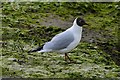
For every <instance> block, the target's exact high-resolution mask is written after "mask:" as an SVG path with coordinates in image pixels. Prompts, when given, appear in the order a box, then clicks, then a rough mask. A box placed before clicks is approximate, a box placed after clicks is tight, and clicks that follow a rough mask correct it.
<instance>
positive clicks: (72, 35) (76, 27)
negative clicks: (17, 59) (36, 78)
mask: <svg viewBox="0 0 120 80" xmlns="http://www.w3.org/2000/svg"><path fill="white" fill-rule="evenodd" d="M83 25H88V23H86V21H85V20H84V19H83V18H81V17H77V18H75V20H74V22H73V25H72V26H71V27H70V28H68V29H67V30H65V31H64V32H61V33H59V34H57V35H55V36H54V37H53V38H52V39H51V40H50V41H48V42H46V43H45V44H44V45H42V46H41V47H38V48H37V49H34V50H30V51H28V53H32V52H38V53H42V52H57V53H62V54H64V55H65V61H67V59H68V60H69V61H70V62H72V61H73V60H71V59H70V57H69V56H68V52H70V51H71V50H72V49H74V48H75V47H76V46H77V45H78V44H79V42H80V40H81V37H82V26H83Z"/></svg>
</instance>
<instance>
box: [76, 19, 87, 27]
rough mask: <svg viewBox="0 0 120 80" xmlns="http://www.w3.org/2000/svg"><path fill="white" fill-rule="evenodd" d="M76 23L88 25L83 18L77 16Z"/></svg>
mask: <svg viewBox="0 0 120 80" xmlns="http://www.w3.org/2000/svg"><path fill="white" fill-rule="evenodd" d="M76 23H77V25H78V26H83V25H88V24H87V23H86V22H85V20H84V19H82V18H80V17H78V18H77V20H76Z"/></svg>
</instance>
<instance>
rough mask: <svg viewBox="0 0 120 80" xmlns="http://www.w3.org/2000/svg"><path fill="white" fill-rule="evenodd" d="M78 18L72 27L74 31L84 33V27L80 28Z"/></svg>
mask: <svg viewBox="0 0 120 80" xmlns="http://www.w3.org/2000/svg"><path fill="white" fill-rule="evenodd" d="M76 20H77V18H76V19H75V20H74V22H73V26H72V27H71V28H72V30H73V31H75V32H79V33H82V27H81V26H78V25H77V23H76Z"/></svg>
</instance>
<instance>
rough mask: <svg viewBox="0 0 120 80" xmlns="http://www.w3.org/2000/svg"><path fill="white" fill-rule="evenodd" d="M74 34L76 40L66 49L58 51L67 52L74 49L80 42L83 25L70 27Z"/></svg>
mask: <svg viewBox="0 0 120 80" xmlns="http://www.w3.org/2000/svg"><path fill="white" fill-rule="evenodd" d="M69 31H71V32H72V33H73V35H74V41H73V42H72V43H71V44H70V45H69V46H68V47H67V48H65V49H62V50H60V51H58V52H60V53H66V52H69V51H71V50H72V49H74V48H75V47H76V46H77V45H78V44H79V42H80V40H81V36H82V27H80V26H73V27H71V28H70V29H69Z"/></svg>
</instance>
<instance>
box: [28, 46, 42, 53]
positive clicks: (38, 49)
mask: <svg viewBox="0 0 120 80" xmlns="http://www.w3.org/2000/svg"><path fill="white" fill-rule="evenodd" d="M42 49H43V46H42V47H38V48H36V49H34V50H30V51H28V53H32V52H37V51H40V50H42Z"/></svg>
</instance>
